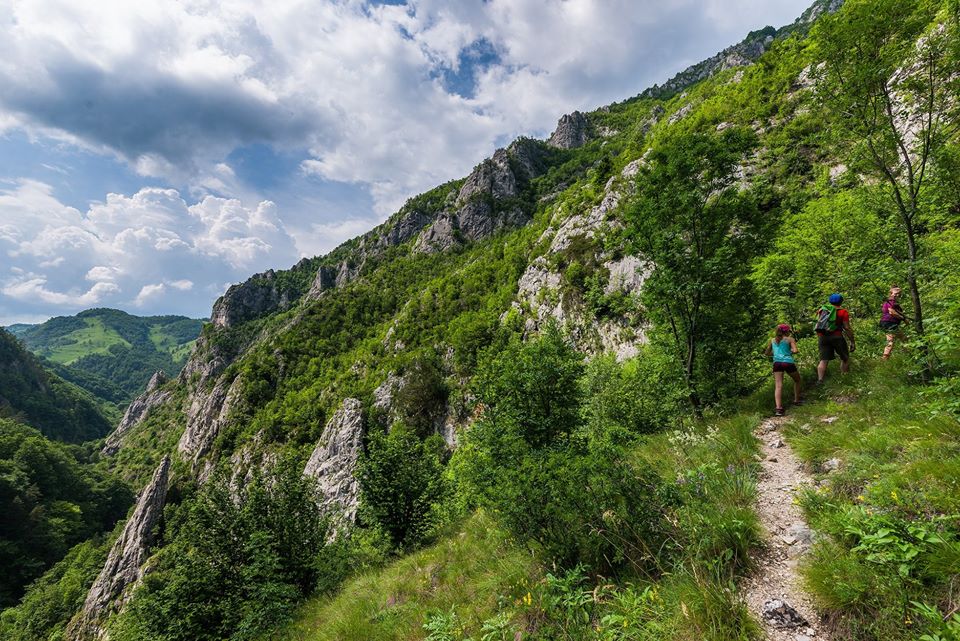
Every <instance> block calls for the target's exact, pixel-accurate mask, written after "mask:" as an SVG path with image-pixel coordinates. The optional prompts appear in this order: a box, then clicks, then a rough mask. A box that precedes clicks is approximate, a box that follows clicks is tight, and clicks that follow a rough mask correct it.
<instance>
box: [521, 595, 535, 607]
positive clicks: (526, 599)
mask: <svg viewBox="0 0 960 641" xmlns="http://www.w3.org/2000/svg"><path fill="white" fill-rule="evenodd" d="M523 602H524V603H526V604H527V606H528V607H529V606H530V604H531V603H533V596H531V595H530V593H529V592H527V596H525V597H523Z"/></svg>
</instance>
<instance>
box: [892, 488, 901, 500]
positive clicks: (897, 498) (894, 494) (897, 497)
mask: <svg viewBox="0 0 960 641" xmlns="http://www.w3.org/2000/svg"><path fill="white" fill-rule="evenodd" d="M890 498H892V499H893V500H894V501H896V502H897V503H899V502H900V497H899V496H898V495H897V491H896V490H890Z"/></svg>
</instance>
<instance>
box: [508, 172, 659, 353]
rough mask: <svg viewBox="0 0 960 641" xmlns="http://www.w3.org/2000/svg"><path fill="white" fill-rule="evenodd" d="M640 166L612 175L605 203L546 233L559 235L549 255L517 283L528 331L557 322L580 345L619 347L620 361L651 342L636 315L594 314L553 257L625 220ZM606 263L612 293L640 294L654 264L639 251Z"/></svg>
mask: <svg viewBox="0 0 960 641" xmlns="http://www.w3.org/2000/svg"><path fill="white" fill-rule="evenodd" d="M640 165H641V161H640V160H635V161H633V162H631V163H630V164H629V165H627V166H626V167H624V169H623V171H622V172H621V174H620V176H619V177H614V178H611V179H610V181H609V182H608V183H607V186H606V192H605V194H604V197H603V199H602V200H601V202H600V204H599V205H597V206H596V207H593V208H592V209H590V210H589V211H586V212H584V213H580V214H574V215H572V216H569V217H568V218H566V219H565V220H564V221H563V223H562V224H560V225H559V226H555V227H551V228H550V229H548V230H547V231H546V232H545V233H544V238H545V239H546V238H547V237H548V236H547V235H548V234H553V238H552V239H551V240H550V249H549V250H548V252H547V256H541V257H538V258H536V259H534V261H533V262H532V263H531V264H530V265H529V266H528V267H527V269H526V271H525V272H524V273H523V275H522V276H521V277H520V280H519V282H518V284H517V290H518V291H517V302H516V303H514V306H515V308H516V309H517V310H518V311H520V312H521V313H522V314H523V315H524V316H525V330H526V332H527V333H531V334H532V333H536V332H539V331H540V330H541V329H543V327H544V326H545V325H546V324H547V323H549V322H556V323H558V324H560V325H561V326H563V327H565V328H566V329H567V331H568V332H569V334H570V336H571V338H572V339H573V340H574V341H575V342H576V344H577V347H578V348H579V349H581V350H583V351H585V352H587V353H591V354H596V353H599V352H605V351H609V352H613V353H614V354H615V355H616V356H617V358H618V359H620V360H624V359H627V358H630V357H632V356H635V355H636V354H637V352H638V350H639V346H640V345H641V344H643V343H644V342H645V341H646V336H645V334H644V332H643V331H642V329H641V328H639V327H637V326H636V324H635V323H633V322H632V319H630V318H627V317H623V316H617V317H615V318H604V319H593V318H589V314H588V312H587V310H586V309H585V308H584V305H583V302H582V301H580V300H579V299H577V298H576V297H571V296H565V295H563V292H562V284H563V274H561V273H559V272H555V271H552V269H551V268H550V263H551V261H550V260H548V256H550V255H563V254H564V253H565V252H567V251H568V250H569V248H570V247H571V245H572V244H573V243H574V242H575V241H577V240H580V241H583V240H593V239H594V238H596V236H597V235H598V234H600V233H602V230H603V229H604V228H610V229H615V228H616V227H618V226H619V225H620V223H619V221H618V220H617V219H616V217H615V216H614V213H615V211H616V210H617V208H618V206H619V204H620V201H621V199H622V198H623V196H624V194H626V193H628V192H629V191H630V190H631V189H632V185H633V179H634V177H635V176H636V174H637V172H638V171H639V170H640ZM603 268H604V269H606V270H607V272H608V273H609V278H608V281H607V283H606V285H605V287H604V292H605V293H606V294H608V295H610V294H614V293H616V292H622V293H624V294H626V295H628V296H633V295H636V294H638V293H639V292H640V289H641V288H642V286H643V282H644V280H645V279H646V277H647V274H648V273H649V266H648V265H647V264H646V263H645V262H644V261H643V260H642V259H640V258H639V257H636V256H623V257H618V258H616V259H614V258H613V257H610V258H608V259H607V260H606V261H604V262H603Z"/></svg>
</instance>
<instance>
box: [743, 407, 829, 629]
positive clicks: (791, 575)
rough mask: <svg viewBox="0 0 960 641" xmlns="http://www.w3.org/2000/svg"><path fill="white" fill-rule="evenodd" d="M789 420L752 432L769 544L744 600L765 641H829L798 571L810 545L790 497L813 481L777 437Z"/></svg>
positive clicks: (748, 582) (779, 419) (773, 421)
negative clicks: (758, 452)
mask: <svg viewBox="0 0 960 641" xmlns="http://www.w3.org/2000/svg"><path fill="white" fill-rule="evenodd" d="M789 421H790V419H789V418H785V417H774V418H768V419H765V420H764V421H762V422H761V423H760V425H759V427H758V428H757V430H756V435H757V438H759V439H760V443H761V459H760V461H761V466H762V469H761V471H760V474H759V478H758V480H757V514H758V515H759V517H760V522H761V523H762V525H763V528H764V530H765V531H766V534H767V540H766V545H765V546H764V548H763V549H762V550H760V552H759V553H758V556H757V570H756V572H754V574H753V575H751V576H750V577H748V578H747V579H746V580H745V581H744V583H743V593H744V599H745V601H746V603H747V606H748V607H749V608H750V611H751V612H752V613H753V615H754V616H755V617H756V619H757V620H758V621H759V622H760V623H761V625H762V626H763V630H764V639H766V640H767V641H813V640H815V639H817V640H819V639H829V638H830V635H829V633H828V632H827V631H826V630H822V629H821V627H820V617H819V616H818V614H817V612H816V610H815V609H814V607H813V603H812V601H811V599H810V597H809V596H808V595H807V594H806V592H805V591H804V590H803V588H802V586H801V581H800V576H799V573H798V571H797V564H798V562H799V560H800V558H801V557H802V556H803V555H804V554H805V553H806V552H807V551H808V550H809V549H810V545H811V544H812V542H813V532H812V531H811V530H810V528H809V527H808V526H807V524H806V521H805V520H804V518H803V513H802V511H801V510H800V506H798V505H796V503H795V502H794V497H795V495H796V493H797V491H798V490H799V489H800V488H801V487H802V486H804V485H807V486H810V485H813V479H812V478H811V477H810V475H809V474H807V473H806V471H805V470H804V468H803V465H802V463H801V462H800V459H798V458H797V457H796V455H794V453H793V451H792V450H791V449H790V446H789V445H788V444H787V442H786V441H785V440H784V439H783V437H782V436H781V434H780V429H781V428H782V427H783V426H784V425H786V424H787V423H788V422H789Z"/></svg>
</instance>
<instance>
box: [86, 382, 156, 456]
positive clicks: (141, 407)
mask: <svg viewBox="0 0 960 641" xmlns="http://www.w3.org/2000/svg"><path fill="white" fill-rule="evenodd" d="M166 382H167V375H166V374H164V373H163V371H158V372H156V373H155V374H154V375H153V376H152V377H151V378H150V382H149V383H147V389H146V391H144V393H143V394H141V395H140V396H138V397H137V398H136V399H135V400H134V401H133V402H132V403H130V405H129V406H127V411H126V412H124V414H123V418H121V419H120V423H119V424H117V429H115V430H114V431H113V432H111V433H110V436H108V437H107V440H106V443H104V446H103V449H102V450H101V452H102V453H103V454H104V455H106V456H113V455H114V454H116V453H117V452H118V451H119V450H120V445H121V443H122V441H123V437H124V435H125V434H127V433H128V432H129V431H130V430H132V429H133V428H135V427H136V426H137V425H139V424H140V423H141V422H142V421H143V420H144V419H145V418H146V417H147V415H148V414H149V413H150V412H151V411H152V410H153V409H154V408H156V407H158V406H160V405H163V404H164V403H166V402H167V401H169V400H170V399H171V398H172V396H173V393H172V392H171V391H170V390H165V389H161V388H162V387H163V385H164V384H165V383H166Z"/></svg>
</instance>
